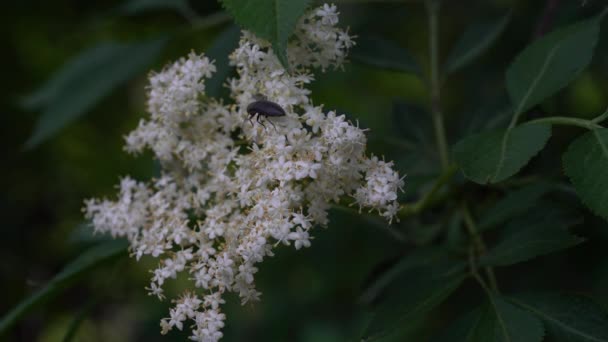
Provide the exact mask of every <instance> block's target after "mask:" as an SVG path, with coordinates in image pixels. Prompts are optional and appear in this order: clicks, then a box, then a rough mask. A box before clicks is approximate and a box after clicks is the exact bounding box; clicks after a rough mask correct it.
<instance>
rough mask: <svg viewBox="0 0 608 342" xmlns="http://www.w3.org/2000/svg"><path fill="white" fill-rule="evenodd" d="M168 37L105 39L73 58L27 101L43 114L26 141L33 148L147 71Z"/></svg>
mask: <svg viewBox="0 0 608 342" xmlns="http://www.w3.org/2000/svg"><path fill="white" fill-rule="evenodd" d="M166 42H167V39H166V38H160V39H154V40H149V41H145V42H139V43H130V44H126V43H102V44H99V45H97V46H95V47H93V48H90V49H88V50H86V51H84V52H83V53H81V54H80V55H78V56H76V57H75V58H73V59H72V60H70V61H69V62H68V63H67V64H66V65H65V66H64V67H63V68H61V70H59V71H58V72H57V74H55V75H54V76H53V77H52V78H51V80H49V81H48V82H47V83H46V84H45V85H44V86H43V87H41V88H40V89H39V90H37V91H36V92H35V93H33V94H32V95H30V96H28V97H27V98H26V99H25V101H24V105H25V106H27V107H29V108H40V109H42V114H41V115H40V118H39V119H38V122H37V123H36V127H35V128H34V132H33V133H32V135H31V136H30V138H29V140H28V141H27V143H26V147H27V148H32V147H35V146H37V145H38V144H40V143H41V142H43V141H45V140H46V139H48V138H50V137H52V136H53V135H54V134H56V133H57V132H58V131H59V130H60V129H62V128H63V127H64V126H66V125H68V124H70V123H71V122H73V121H74V120H76V119H77V118H78V117H80V116H81V115H83V114H84V113H86V112H87V111H89V110H90V109H91V108H92V107H93V106H94V105H95V104H96V103H97V102H99V101H100V100H101V99H103V98H104V97H105V96H107V95H108V94H110V92H111V91H112V90H113V89H115V88H116V87H118V86H120V85H121V84H123V83H125V82H127V81H128V80H130V79H132V78H133V77H135V76H137V75H138V74H140V73H142V72H143V71H145V70H146V69H147V68H148V67H149V66H150V64H151V63H152V62H153V61H154V60H155V59H156V57H158V56H159V55H160V53H161V51H162V48H163V47H164V46H165V44H166Z"/></svg>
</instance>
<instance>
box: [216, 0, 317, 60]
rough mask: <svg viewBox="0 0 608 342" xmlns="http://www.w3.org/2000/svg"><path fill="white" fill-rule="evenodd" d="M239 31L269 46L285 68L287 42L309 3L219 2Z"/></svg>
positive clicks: (295, 0) (267, 0) (281, 0)
mask: <svg viewBox="0 0 608 342" xmlns="http://www.w3.org/2000/svg"><path fill="white" fill-rule="evenodd" d="M221 2H222V4H223V5H224V7H225V8H226V10H228V12H229V13H230V14H231V15H232V17H233V18H234V20H235V21H236V22H237V24H239V25H240V26H241V27H242V28H244V29H246V30H249V31H251V32H253V33H255V34H256V35H257V36H259V37H261V38H264V39H266V40H268V41H269V42H271V43H272V48H273V50H274V52H275V54H276V55H277V57H278V59H279V60H280V61H281V64H283V66H284V67H285V69H289V65H288V61H287V40H288V39H289V37H290V36H291V33H292V32H293V30H294V28H295V26H296V23H297V21H298V19H299V18H300V16H301V15H302V14H303V13H304V11H305V10H306V8H307V7H308V4H309V3H310V0H221Z"/></svg>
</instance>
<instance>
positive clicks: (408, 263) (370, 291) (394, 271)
mask: <svg viewBox="0 0 608 342" xmlns="http://www.w3.org/2000/svg"><path fill="white" fill-rule="evenodd" d="M447 257H448V253H447V252H446V251H445V250H443V249H441V248H434V247H420V248H416V249H414V250H412V251H411V252H410V253H408V254H407V255H406V256H404V257H402V258H401V259H399V260H398V261H397V262H396V263H395V264H394V265H393V266H391V267H390V268H388V269H387V270H386V271H384V272H382V273H380V274H378V275H376V276H375V277H374V278H375V279H374V280H373V281H371V282H370V284H369V285H368V286H366V288H365V290H364V291H363V293H362V294H361V297H360V298H359V300H360V302H362V303H364V304H366V305H369V304H371V303H372V302H373V301H374V300H376V299H377V298H378V295H379V294H380V293H381V292H383V291H385V290H386V288H387V286H388V285H389V284H390V283H391V282H392V281H394V280H395V278H397V277H399V275H401V274H402V273H403V272H405V271H407V270H411V269H416V268H420V267H422V266H427V265H428V266H430V265H433V264H435V263H436V262H438V261H441V260H446V258H447Z"/></svg>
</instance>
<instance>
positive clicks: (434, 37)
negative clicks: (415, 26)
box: [426, 0, 450, 170]
mask: <svg viewBox="0 0 608 342" xmlns="http://www.w3.org/2000/svg"><path fill="white" fill-rule="evenodd" d="M426 8H427V13H428V22H429V55H430V58H431V79H430V88H431V89H430V93H431V94H430V98H431V101H430V102H431V103H430V109H431V116H432V119H433V126H434V128H435V138H436V139H437V149H438V151H439V160H440V161H441V167H442V169H443V170H446V169H447V168H448V167H449V163H450V161H449V157H448V145H447V139H446V134H445V124H444V122H443V115H442V113H441V82H440V79H439V8H440V5H439V1H437V0H426Z"/></svg>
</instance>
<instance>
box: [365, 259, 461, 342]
mask: <svg viewBox="0 0 608 342" xmlns="http://www.w3.org/2000/svg"><path fill="white" fill-rule="evenodd" d="M463 266H464V265H463V264H460V263H446V264H445V265H440V266H436V267H429V266H427V267H419V268H415V269H410V270H408V271H405V272H403V273H402V274H401V275H400V276H399V277H398V278H397V279H395V280H394V281H393V282H392V283H391V285H390V286H389V287H388V288H387V290H386V291H385V292H384V293H383V294H382V297H383V300H382V301H381V302H380V303H379V305H378V306H377V308H376V310H375V316H374V318H373V319H372V321H371V322H370V324H369V326H368V328H367V331H366V341H378V340H379V339H381V338H383V337H385V336H387V335H390V334H392V333H393V332H394V331H395V330H398V331H401V332H403V331H407V330H408V329H409V328H411V329H413V328H415V326H417V324H418V323H419V319H421V317H424V316H425V315H426V314H427V313H428V312H429V311H430V310H432V309H433V308H435V307H436V306H437V305H439V304H441V302H443V301H444V300H445V299H446V298H447V297H449V296H450V295H451V294H452V293H453V292H454V291H455V290H456V289H458V287H460V284H461V283H462V281H463V280H464V278H465V275H463V273H462V270H463Z"/></svg>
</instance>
